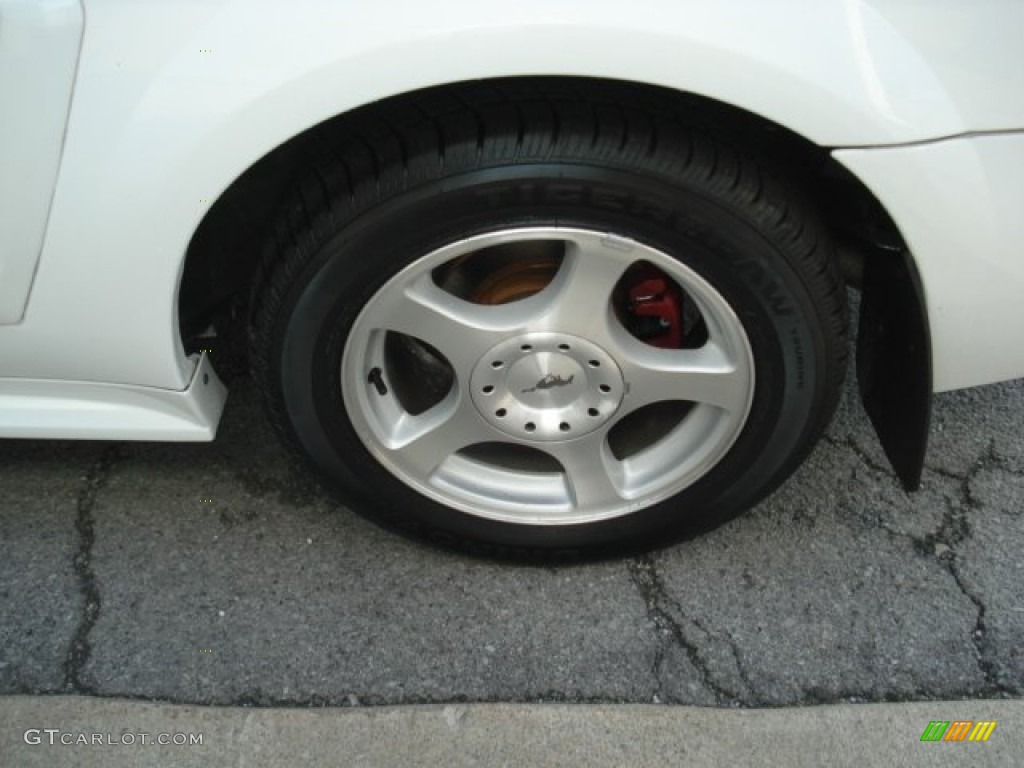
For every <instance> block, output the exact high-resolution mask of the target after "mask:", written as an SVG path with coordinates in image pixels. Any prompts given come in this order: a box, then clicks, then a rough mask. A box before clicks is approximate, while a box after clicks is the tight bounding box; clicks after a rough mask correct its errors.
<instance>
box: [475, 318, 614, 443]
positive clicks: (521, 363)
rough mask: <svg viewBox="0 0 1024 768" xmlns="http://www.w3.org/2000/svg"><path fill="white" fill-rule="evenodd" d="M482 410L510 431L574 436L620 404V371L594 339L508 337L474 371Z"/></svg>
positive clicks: (605, 417)
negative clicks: (593, 341)
mask: <svg viewBox="0 0 1024 768" xmlns="http://www.w3.org/2000/svg"><path fill="white" fill-rule="evenodd" d="M470 386H471V388H472V398H473V403H474V404H475V405H476V407H477V410H478V411H479V412H480V415H481V416H483V418H484V419H486V420H487V421H488V422H490V423H491V424H493V425H494V426H495V427H497V428H498V429H500V430H501V431H502V432H505V433H506V434H509V435H513V436H515V437H522V438H527V439H530V440H545V441H550V440H571V439H572V438H574V437H580V436H581V435H585V434H587V433H588V432H593V431H594V430H595V429H597V428H599V427H600V426H601V425H603V424H604V423H606V422H607V421H608V420H609V419H610V418H611V417H612V416H613V415H614V414H615V411H616V410H617V409H618V407H619V403H620V402H621V401H622V395H623V390H624V386H623V381H622V373H621V372H620V371H619V367H618V366H617V365H616V364H615V361H614V360H613V359H612V357H611V355H609V354H608V353H607V352H605V351H604V350H603V349H601V348H600V347H599V346H597V345H596V344H593V343H591V342H589V341H586V340H585V339H581V338H579V337H577V336H569V335H568V334H562V333H528V334H524V335H522V336H516V337H514V338H511V339H506V340H505V341H503V342H501V343H500V344H498V345H496V346H494V347H492V348H491V349H490V350H488V352H487V354H485V355H484V356H483V357H482V358H480V360H479V361H478V363H477V365H476V367H475V368H474V369H473V374H472V376H471V377H470Z"/></svg>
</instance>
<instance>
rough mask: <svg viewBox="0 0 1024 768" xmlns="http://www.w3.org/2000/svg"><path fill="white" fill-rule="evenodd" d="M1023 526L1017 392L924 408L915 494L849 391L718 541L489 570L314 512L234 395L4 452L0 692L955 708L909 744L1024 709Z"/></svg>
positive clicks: (1022, 411)
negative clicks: (191, 439) (154, 421)
mask: <svg viewBox="0 0 1024 768" xmlns="http://www.w3.org/2000/svg"><path fill="white" fill-rule="evenodd" d="M1022 510H1024V382H1022V381H1018V382H1010V383H1006V384H1001V385H994V386H990V387H985V388H980V389H975V390H969V391H964V392H957V393H948V394H943V395H939V396H938V397H937V398H936V401H935V412H934V421H933V429H932V439H931V446H930V449H929V454H928V461H927V469H926V471H925V474H924V481H923V486H922V489H921V490H920V491H919V492H917V493H915V494H911V495H908V494H906V493H904V492H903V491H902V490H901V489H900V486H899V484H898V482H897V480H896V479H895V477H894V475H893V474H892V472H891V471H890V470H889V468H888V467H887V465H886V463H885V461H884V458H883V456H882V453H881V450H880V448H879V446H878V444H877V440H876V438H875V437H874V435H873V433H872V431H871V429H870V426H869V425H868V423H867V420H866V417H865V415H864V413H863V410H862V408H861V406H860V404H859V402H858V401H857V398H856V395H855V392H854V389H853V384H852V382H850V384H849V386H848V387H847V391H846V395H845V397H844V400H843V403H842V404H841V406H840V409H839V412H838V414H837V416H836V418H835V420H834V422H833V423H832V425H831V426H830V428H829V430H828V434H827V436H826V438H825V439H824V440H823V441H822V442H821V443H820V445H819V446H818V447H817V449H816V450H815V451H814V453H813V454H812V455H811V457H810V458H809V460H808V461H807V462H806V464H805V465H804V466H803V467H802V468H801V469H800V470H798V472H797V473H796V474H795V475H794V477H793V478H792V479H791V480H790V481H789V482H788V483H787V484H786V485H785V486H783V487H782V488H781V489H780V490H779V491H777V492H776V493H775V494H774V495H773V496H771V497H770V498H769V499H767V500H766V501H765V502H763V503H762V504H760V505H759V506H758V507H757V508H756V509H754V510H752V511H751V512H750V513H748V514H747V515H745V516H743V517H741V518H739V519H737V520H735V521H733V522H731V523H729V524H727V525H725V526H724V527H722V528H720V529H718V530H716V531H713V532H711V533H710V534H707V535H704V536H702V537H700V538H697V539H694V540H692V541H688V542H685V543H682V544H679V545H676V546H673V547H671V548H668V549H664V550H661V551H657V552H654V553H652V554H650V555H648V556H645V557H637V558H631V559H625V560H618V561H609V562H603V563H596V564H585V565H574V566H564V567H536V566H534V567H528V566H517V565H509V564H505V563H493V562H486V561H481V560H476V559H473V558H470V557H466V556H461V555H457V554H452V553H450V552H443V551H439V550H436V549H432V548H430V547H427V546H423V545H420V544H417V543H415V542H410V541H407V540H405V539H403V538H400V537H398V536H396V535H395V534H393V533H390V532H387V531H383V530H380V529H378V528H377V527H375V526H373V525H372V524H370V523H367V522H366V521H364V520H363V519H362V518H361V517H359V516H358V515H357V514H355V513H353V512H352V511H350V510H348V509H345V508H344V507H342V506H341V505H340V504H338V503H336V502H334V501H332V500H331V499H330V498H329V497H328V496H326V495H325V494H324V493H323V492H322V491H321V490H320V488H319V487H318V485H317V484H316V483H315V482H314V481H313V480H311V479H310V477H309V476H308V474H307V473H306V471H305V470H304V468H303V467H302V466H301V465H299V464H298V463H296V462H295V461H294V460H292V459H291V457H290V456H289V454H288V453H287V452H286V451H285V450H284V449H283V448H282V447H281V445H280V443H279V441H278V439H277V438H276V436H275V435H274V434H273V432H272V431H271V430H270V428H269V426H268V425H267V423H266V421H265V419H264V418H263V416H262V413H261V410H260V404H259V402H258V401H257V399H256V398H255V396H254V394H253V392H252V390H251V388H250V386H249V384H248V382H247V381H246V380H245V379H240V380H238V381H236V382H235V383H234V385H233V387H232V392H231V396H230V398H229V402H228V407H227V410H226V412H225V415H224V420H223V423H222V427H221V433H220V435H219V437H218V439H217V441H216V442H214V443H212V444H208V445H207V444H199V445H197V444H141V443H135V444H131V443H107V444H104V443H86V442H42V441H40V442H35V441H14V440H8V441H0V547H2V558H0V693H2V694H32V695H42V696H44V697H45V696H53V695H54V694H67V695H78V696H85V697H102V698H127V699H146V700H158V701H160V702H166V703H176V704H182V705H189V706H191V705H200V704H206V705H221V706H243V707H257V706H258V707H284V708H310V707H312V708H318V707H342V708H348V707H383V706H386V705H408V704H431V705H433V704H437V705H448V706H458V705H465V704H468V703H480V702H485V703H486V702H491V703H504V704H510V703H511V704H516V703H519V704H529V703H544V704H546V705H551V704H559V703H562V704H568V703H589V704H594V705H601V706H607V705H616V704H628V705H635V704H654V705H667V704H674V705H697V706H701V707H715V708H719V709H721V710H733V709H737V708H743V709H746V708H777V707H784V706H799V707H804V706H805V705H823V704H859V703H865V702H937V701H939V700H942V701H945V702H947V704H943V705H942V706H941V707H938V706H937V707H936V709H938V710H941V711H937V712H935V714H934V715H926V714H924V710H921V717H922V718H924V719H923V721H922V722H921V723H920V729H919V730H923V729H924V728H925V726H926V725H927V723H928V720H930V719H972V718H974V719H977V717H978V716H976V715H974V714H972V712H973V710H974V709H977V708H980V707H981V706H982V704H983V702H979V701H978V700H980V699H987V700H990V701H989V702H984V704H986V705H987V704H992V703H993V701H992V700H1008V699H1015V698H1017V697H1020V696H1021V694H1022V692H1024V640H1022V638H1024V600H1022V599H1021V594H1022V587H1024V517H1022ZM7 701H8V702H11V701H26V700H25V699H21V698H18V697H11V698H8V699H7ZM33 701H35V700H34V699H33ZM42 701H44V702H45V701H46V699H42ZM52 701H53V702H55V704H54V706H56V702H58V701H67V699H63V698H62V699H57V698H53V699H52ZM950 701H954V702H958V703H957V704H956V705H955V706H954V705H950V704H948V702H950ZM1014 703H1015V702H1014ZM661 709H666V708H665V707H661V708H660V709H659V708H658V707H655V708H654V710H655V711H660V710H661ZM667 709H668V710H669V711H671V710H672V708H667ZM637 711H639V710H637ZM643 711H647V710H646V709H645V710H643ZM914 711H915V712H916V710H914ZM929 711H930V710H929ZM1012 711H1013V712H1015V713H1016V714H1017V716H1018V717H1017V719H1018V720H1019V714H1020V712H1021V710H1020V709H1019V708H1016V709H1013V710H1012ZM1019 725H1020V723H1019V722H1018V723H1017V727H1018V730H1019ZM1000 728H1003V731H1000V730H998V729H997V730H996V731H995V733H994V735H993V737H992V738H993V739H996V738H997V737H998V736H999V735H1000V733H1002V732H1005V731H1007V730H1008V729H1009V726H1007V727H1005V728H1004V726H1003V725H1002V724H1001V725H1000ZM911 730H913V729H911ZM0 738H2V739H9V738H13V737H12V735H11V734H9V733H8V734H3V735H2V736H0ZM19 738H20V734H19Z"/></svg>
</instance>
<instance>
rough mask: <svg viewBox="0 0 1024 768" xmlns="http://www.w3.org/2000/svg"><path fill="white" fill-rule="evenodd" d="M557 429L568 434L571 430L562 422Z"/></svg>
mask: <svg viewBox="0 0 1024 768" xmlns="http://www.w3.org/2000/svg"><path fill="white" fill-rule="evenodd" d="M558 428H559V429H560V430H562V431H563V432H568V431H569V430H570V429H572V427H570V426H569V424H568V423H567V422H564V421H563V422H562V423H561V424H559V425H558Z"/></svg>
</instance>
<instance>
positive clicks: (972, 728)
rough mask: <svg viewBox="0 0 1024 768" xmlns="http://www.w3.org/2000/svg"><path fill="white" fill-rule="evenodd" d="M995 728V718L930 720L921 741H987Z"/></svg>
mask: <svg viewBox="0 0 1024 768" xmlns="http://www.w3.org/2000/svg"><path fill="white" fill-rule="evenodd" d="M995 728H996V721H995V720H979V721H978V722H974V721H973V720H954V721H953V722H950V721H949V720H932V721H931V722H930V723H928V727H927V728H925V729H924V733H922V734H921V741H988V737H989V736H991V735H992V731H994V730H995Z"/></svg>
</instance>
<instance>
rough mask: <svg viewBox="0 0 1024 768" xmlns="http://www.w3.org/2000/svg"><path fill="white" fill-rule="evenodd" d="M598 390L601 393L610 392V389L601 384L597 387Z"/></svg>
mask: <svg viewBox="0 0 1024 768" xmlns="http://www.w3.org/2000/svg"><path fill="white" fill-rule="evenodd" d="M598 389H600V390H601V391H602V392H611V391H612V388H611V387H609V386H608V385H607V384H602V385H601V386H599V387H598Z"/></svg>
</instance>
